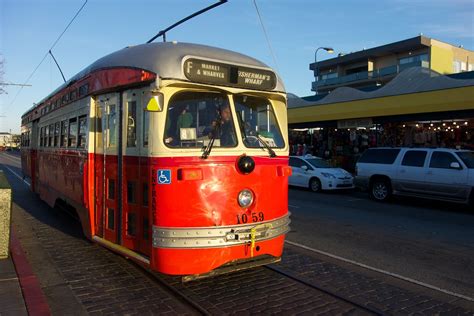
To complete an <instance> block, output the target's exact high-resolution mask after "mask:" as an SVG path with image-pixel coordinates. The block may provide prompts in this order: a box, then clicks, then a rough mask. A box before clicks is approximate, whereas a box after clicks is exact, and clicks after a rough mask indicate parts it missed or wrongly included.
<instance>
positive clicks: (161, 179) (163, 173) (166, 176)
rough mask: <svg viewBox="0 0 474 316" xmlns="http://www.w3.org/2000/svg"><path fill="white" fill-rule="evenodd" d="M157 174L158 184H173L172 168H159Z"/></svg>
mask: <svg viewBox="0 0 474 316" xmlns="http://www.w3.org/2000/svg"><path fill="white" fill-rule="evenodd" d="M156 176H157V178H158V184H171V170H169V169H158V173H157V174H156Z"/></svg>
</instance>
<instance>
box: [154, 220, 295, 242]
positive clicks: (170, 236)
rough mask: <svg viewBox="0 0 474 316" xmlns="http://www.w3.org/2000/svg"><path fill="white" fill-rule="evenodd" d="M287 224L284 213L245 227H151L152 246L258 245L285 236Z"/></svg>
mask: <svg viewBox="0 0 474 316" xmlns="http://www.w3.org/2000/svg"><path fill="white" fill-rule="evenodd" d="M290 222H291V221H290V213H288V214H287V215H285V216H283V217H280V218H277V219H275V220H271V221H265V222H259V223H252V224H245V225H232V226H219V227H182V228H164V227H158V226H153V247H154V248H215V247H226V246H235V245H243V244H248V243H249V242H252V241H253V242H260V241H263V240H268V239H272V238H275V237H278V236H280V235H284V234H286V233H288V232H289V231H290ZM252 235H253V237H252Z"/></svg>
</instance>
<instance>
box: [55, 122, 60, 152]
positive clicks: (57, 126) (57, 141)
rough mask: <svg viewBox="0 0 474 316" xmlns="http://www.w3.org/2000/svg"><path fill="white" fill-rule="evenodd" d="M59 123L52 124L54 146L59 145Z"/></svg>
mask: <svg viewBox="0 0 474 316" xmlns="http://www.w3.org/2000/svg"><path fill="white" fill-rule="evenodd" d="M59 127H60V123H59V122H56V123H55V124H54V147H58V146H59V132H60V128H59Z"/></svg>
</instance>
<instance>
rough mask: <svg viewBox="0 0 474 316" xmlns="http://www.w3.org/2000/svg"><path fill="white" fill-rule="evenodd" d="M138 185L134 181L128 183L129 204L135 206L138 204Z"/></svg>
mask: <svg viewBox="0 0 474 316" xmlns="http://www.w3.org/2000/svg"><path fill="white" fill-rule="evenodd" d="M135 192H136V184H135V182H134V181H127V203H128V204H135V203H136V197H135Z"/></svg>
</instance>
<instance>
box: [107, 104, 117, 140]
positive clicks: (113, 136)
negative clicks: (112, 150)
mask: <svg viewBox="0 0 474 316" xmlns="http://www.w3.org/2000/svg"><path fill="white" fill-rule="evenodd" d="M107 129H108V130H109V133H108V144H107V147H114V146H115V145H116V144H117V113H116V111H115V104H111V105H109V113H108V115H107Z"/></svg>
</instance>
